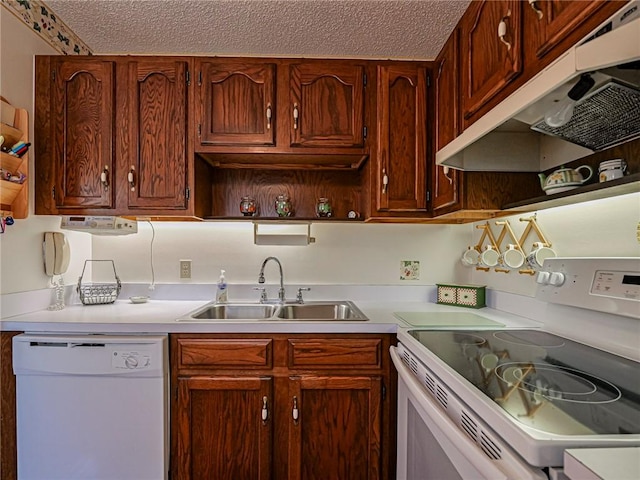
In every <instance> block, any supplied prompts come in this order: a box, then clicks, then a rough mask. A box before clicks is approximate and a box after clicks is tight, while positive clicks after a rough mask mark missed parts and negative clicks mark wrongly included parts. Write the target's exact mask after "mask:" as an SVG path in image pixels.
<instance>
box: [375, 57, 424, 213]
mask: <svg viewBox="0 0 640 480" xmlns="http://www.w3.org/2000/svg"><path fill="white" fill-rule="evenodd" d="M377 81H378V88H377V96H376V99H377V114H376V117H377V127H378V128H377V149H376V157H377V162H376V169H375V174H376V181H375V183H374V185H376V208H377V210H378V211H379V212H426V209H427V185H426V180H427V179H426V175H427V163H428V162H429V159H428V157H427V69H426V67H424V66H422V65H420V64H416V63H406V64H405V63H398V64H385V65H379V66H378V78H377Z"/></svg>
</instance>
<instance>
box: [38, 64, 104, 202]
mask: <svg viewBox="0 0 640 480" xmlns="http://www.w3.org/2000/svg"><path fill="white" fill-rule="evenodd" d="M51 67H52V72H51V74H52V79H53V80H52V82H53V85H52V88H51V118H53V119H55V121H52V122H51V137H50V141H51V142H52V143H53V148H52V162H53V164H54V167H53V170H54V172H55V173H54V185H55V204H56V207H57V208H62V209H64V208H67V207H69V208H74V207H86V208H105V209H110V208H114V202H115V193H114V174H115V168H114V167H115V160H114V158H115V157H114V153H113V152H114V135H113V134H114V118H115V115H114V108H115V105H114V86H115V65H114V62H111V61H102V60H97V59H95V58H90V59H82V60H77V59H67V58H60V59H57V58H56V59H55V60H54V61H52V64H51Z"/></svg>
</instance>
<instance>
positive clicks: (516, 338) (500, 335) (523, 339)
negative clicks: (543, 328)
mask: <svg viewBox="0 0 640 480" xmlns="http://www.w3.org/2000/svg"><path fill="white" fill-rule="evenodd" d="M493 336H494V337H495V338H497V339H498V340H501V341H503V342H507V343H512V344H514V345H524V346H527V347H542V348H560V347H564V346H565V345H566V342H565V341H564V339H562V338H560V337H555V336H551V335H548V334H546V333H545V332H532V331H526V332H525V333H524V334H520V333H519V332H518V331H517V330H515V331H508V332H507V331H500V332H494V333H493Z"/></svg>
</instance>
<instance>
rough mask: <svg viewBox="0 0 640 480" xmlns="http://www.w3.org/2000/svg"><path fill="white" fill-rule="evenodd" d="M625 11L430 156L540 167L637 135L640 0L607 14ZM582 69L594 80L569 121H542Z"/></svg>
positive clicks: (456, 163) (492, 167)
mask: <svg viewBox="0 0 640 480" xmlns="http://www.w3.org/2000/svg"><path fill="white" fill-rule="evenodd" d="M634 9H635V10H634ZM630 10H631V12H630ZM629 12H630V13H629ZM625 13H627V18H626V19H625V21H626V23H623V24H621V25H620V26H619V27H617V28H614V29H613V30H611V31H609V32H607V33H605V34H603V35H601V36H598V37H596V38H594V39H592V40H589V41H583V42H581V43H579V44H578V45H577V46H576V47H573V48H571V49H570V50H569V51H568V52H566V53H565V54H564V55H562V56H561V57H560V58H559V59H558V60H556V61H555V62H554V63H552V64H551V65H549V66H548V67H547V68H545V69H544V70H543V71H542V72H540V73H539V74H538V75H536V76H535V77H534V78H532V79H531V80H530V81H528V82H527V83H526V84H525V85H523V86H522V87H521V88H519V89H518V90H516V91H515V92H514V93H513V94H512V95H510V96H509V97H508V98H507V99H505V100H504V101H503V102H501V103H500V104H499V105H497V106H496V107H495V108H493V109H492V110H491V111H490V112H488V113H487V114H486V115H485V116H483V117H482V118H481V119H480V120H478V121H477V122H475V123H474V124H472V125H471V126H470V127H469V128H468V129H466V130H465V131H464V132H463V133H462V134H461V135H460V136H458V137H457V138H456V139H455V140H453V141H452V142H451V143H449V144H448V145H446V146H445V147H444V148H442V149H441V150H439V151H438V152H437V153H436V163H438V164H441V165H444V166H448V167H451V168H456V169H459V170H469V171H520V172H540V171H543V170H547V169H549V168H552V167H556V166H558V165H560V164H562V163H566V162H568V161H571V160H574V159H577V158H581V157H584V156H586V155H589V154H590V153H593V152H594V151H598V150H602V149H604V148H608V147H610V146H613V145H615V144H619V143H623V142H626V141H629V140H632V139H634V138H640V70H638V64H639V63H640V1H638V0H636V1H634V2H632V3H630V4H628V5H627V6H626V8H624V9H623V10H621V11H620V12H618V14H617V15H615V16H614V17H612V19H611V20H610V21H611V22H613V23H614V25H615V24H619V23H621V21H620V19H621V17H623V16H624V15H625ZM630 18H631V20H629V19H630ZM587 72H588V73H590V74H591V76H592V77H593V79H594V80H595V82H596V83H595V86H594V87H593V88H591V89H590V90H589V92H588V94H587V95H586V96H585V97H584V98H583V99H581V100H580V101H579V102H578V104H576V107H575V112H574V116H573V117H572V119H571V121H570V122H569V123H567V124H566V125H564V126H562V127H557V128H551V127H549V126H548V125H546V123H544V114H545V112H546V111H548V110H549V108H552V107H553V106H554V105H556V104H557V102H559V101H561V100H563V99H565V98H566V97H567V93H568V92H569V90H570V89H571V88H572V87H573V85H574V84H575V83H576V82H577V79H578V77H579V76H580V75H581V74H583V73H587ZM607 112H608V113H607ZM616 122H617V124H616ZM612 125H613V127H612ZM607 127H608V128H609V129H610V130H609V131H608V132H607V131H606V130H605V129H606V128H607ZM622 130H624V131H622ZM570 142H571V143H570Z"/></svg>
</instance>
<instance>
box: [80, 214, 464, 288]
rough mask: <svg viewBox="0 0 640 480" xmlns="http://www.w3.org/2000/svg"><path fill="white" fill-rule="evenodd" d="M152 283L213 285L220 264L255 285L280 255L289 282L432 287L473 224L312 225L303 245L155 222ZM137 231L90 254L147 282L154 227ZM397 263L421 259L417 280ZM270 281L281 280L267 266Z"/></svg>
mask: <svg viewBox="0 0 640 480" xmlns="http://www.w3.org/2000/svg"><path fill="white" fill-rule="evenodd" d="M153 226H154V229H155V240H154V246H153V251H154V270H155V281H156V283H215V282H216V281H217V280H218V276H219V274H220V269H222V268H223V269H225V270H226V271H227V281H228V282H230V283H245V284H252V283H254V284H255V283H256V282H257V278H258V272H259V270H260V265H261V264H262V261H263V260H264V259H265V258H266V257H268V256H271V255H274V256H276V257H278V258H279V260H280V261H281V262H282V264H283V267H284V274H285V280H286V282H287V283H291V284H326V283H329V284H333V283H337V284H359V285H393V284H395V285H398V284H406V285H409V284H410V285H433V284H434V283H436V282H439V281H446V282H452V281H454V279H455V276H456V273H457V274H461V275H464V274H466V272H463V271H462V270H463V269H462V267H458V262H457V258H458V255H459V252H461V251H462V249H463V248H464V247H465V246H466V244H467V243H468V239H469V236H470V228H471V226H470V225H389V224H385V225H382V224H380V225H370V224H362V223H358V224H354V223H346V224H339V223H319V224H313V225H312V227H311V234H312V236H313V237H315V238H316V242H315V243H312V244H310V245H308V246H266V245H254V244H253V225H252V224H251V223H250V222H206V223H193V222H185V223H168V222H154V224H153ZM138 227H139V232H138V234H136V235H128V236H125V237H117V238H112V237H94V238H93V254H94V257H95V258H111V259H114V260H115V261H116V268H117V270H118V275H119V276H120V278H121V280H122V281H123V282H136V283H137V282H142V283H150V281H151V267H150V256H151V238H152V230H151V227H150V226H149V225H148V223H147V222H139V224H138ZM180 259H190V260H192V278H191V280H180V278H179V260H180ZM401 260H417V261H419V262H420V269H421V270H420V278H419V280H404V281H403V280H400V262H401ZM265 273H266V275H265V276H266V280H267V283H276V282H277V280H278V275H277V268H276V267H275V266H274V265H269V266H268V267H267V270H266V272H265Z"/></svg>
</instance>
